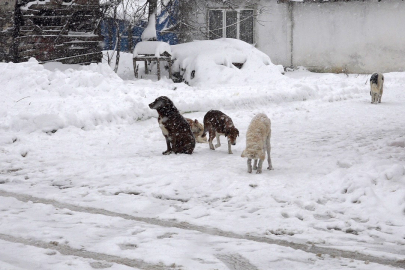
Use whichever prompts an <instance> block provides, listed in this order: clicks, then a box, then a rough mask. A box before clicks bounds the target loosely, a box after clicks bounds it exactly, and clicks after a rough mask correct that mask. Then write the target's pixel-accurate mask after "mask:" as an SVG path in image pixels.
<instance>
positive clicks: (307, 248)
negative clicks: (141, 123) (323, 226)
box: [0, 190, 405, 269]
mask: <svg viewBox="0 0 405 270" xmlns="http://www.w3.org/2000/svg"><path fill="white" fill-rule="evenodd" d="M0 196H3V197H12V198H15V199H17V200H19V201H22V202H33V203H41V204H47V205H52V206H54V207H56V208H66V209H69V210H71V211H75V212H82V213H87V214H99V215H104V216H110V217H118V218H123V219H126V220H132V221H138V222H143V223H147V224H151V225H156V226H160V227H167V228H178V229H183V230H190V231H197V232H200V233H203V234H208V235H212V236H221V237H226V238H231V239H238V240H248V241H254V242H258V243H266V244H271V245H278V246H283V247H289V248H292V249H295V250H301V251H304V252H307V253H313V254H316V255H318V254H323V255H329V256H332V257H342V258H347V259H354V260H360V261H364V262H373V263H378V264H382V265H389V266H394V267H398V268H402V269H405V260H395V259H389V258H380V257H376V256H371V255H366V254H362V253H359V252H352V251H344V250H339V249H335V248H331V247H319V246H315V245H306V244H299V243H294V242H289V241H287V240H280V239H270V238H266V237H260V236H255V235H250V234H246V235H243V234H238V233H234V232H229V231H223V230H220V229H217V228H211V227H204V226H199V225H193V224H190V223H187V222H177V221H168V220H160V219H156V218H145V217H136V216H132V215H128V214H122V213H117V212H112V211H109V210H104V209H100V208H93V207H86V206H77V205H73V204H69V203H63V202H58V201H55V200H49V199H44V198H38V197H34V196H31V195H26V194H19V193H14V192H9V191H4V190H0ZM1 237H2V235H0V238H1ZM9 237H12V236H9ZM3 240H4V239H3ZM21 241H22V239H21ZM25 241H29V240H25ZM45 244H46V243H45ZM49 245H50V244H49ZM46 248H52V247H46ZM53 249H55V247H54V248H53ZM56 250H58V249H56ZM70 250H72V251H75V249H72V248H70ZM58 251H59V250H58ZM77 251H80V250H77ZM59 252H60V251H59ZM81 252H85V253H88V254H94V256H95V257H98V255H97V254H99V253H95V252H87V251H81ZM61 253H62V252H61ZM85 253H83V255H85ZM79 254H81V253H80V252H79ZM69 255H73V254H69ZM99 255H105V256H106V258H107V261H109V259H111V260H120V259H122V260H126V259H124V258H120V257H116V256H111V255H107V254H99ZM77 256H79V257H83V256H80V255H77ZM110 257H111V258H110ZM86 258H87V257H86ZM89 258H93V257H89ZM93 259H94V258H93ZM127 260H128V261H131V262H132V263H134V264H138V266H134V267H138V268H142V269H165V268H163V266H157V265H147V264H146V263H145V262H142V261H135V260H130V259H127ZM114 262H115V261H114ZM117 263H118V262H117ZM121 264H123V263H121ZM143 264H145V265H143ZM139 265H142V266H141V267H140V266H139ZM146 267H149V268H146ZM150 267H158V268H150ZM159 267H160V268H159Z"/></svg>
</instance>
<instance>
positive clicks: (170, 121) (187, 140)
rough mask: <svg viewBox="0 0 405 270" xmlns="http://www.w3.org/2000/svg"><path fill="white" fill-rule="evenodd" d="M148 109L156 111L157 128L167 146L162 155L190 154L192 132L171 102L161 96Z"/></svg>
mask: <svg viewBox="0 0 405 270" xmlns="http://www.w3.org/2000/svg"><path fill="white" fill-rule="evenodd" d="M149 108H151V109H155V110H157V112H158V114H159V118H158V123H159V127H160V128H161V130H162V133H163V136H165V139H166V144H167V150H166V151H164V152H163V155H170V154H171V153H175V154H192V153H193V151H194V147H195V138H194V135H193V132H192V131H191V128H190V125H189V124H188V122H187V121H186V119H184V117H183V116H182V115H181V114H180V112H179V111H178V110H177V108H176V106H174V104H173V102H172V101H171V100H170V99H169V98H168V97H165V96H161V97H158V98H157V99H156V100H155V101H154V102H152V103H151V104H149Z"/></svg>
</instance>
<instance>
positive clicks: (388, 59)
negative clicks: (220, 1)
mask: <svg viewBox="0 0 405 270" xmlns="http://www.w3.org/2000/svg"><path fill="white" fill-rule="evenodd" d="M262 4H263V5H266V6H268V8H269V10H270V12H269V13H264V14H262V15H261V16H260V18H259V20H261V24H262V25H259V24H257V25H256V32H257V35H256V41H257V47H258V49H260V50H262V51H263V52H265V53H266V54H268V55H269V56H270V58H271V59H272V61H273V63H275V64H282V65H284V66H290V65H294V66H305V67H307V68H309V69H312V70H318V71H328V72H330V71H333V72H342V71H345V72H349V73H371V72H374V71H381V72H390V71H403V70H405V35H403V33H402V26H403V25H405V16H403V14H405V2H403V1H400V0H392V1H382V2H378V1H367V2H362V1H353V2H329V3H291V4H277V3H276V1H265V0H263V1H262ZM263 21H265V22H264V23H263ZM291 31H292V32H291ZM291 46H292V50H291ZM291 51H292V54H291Z"/></svg>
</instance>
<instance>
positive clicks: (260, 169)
mask: <svg viewBox="0 0 405 270" xmlns="http://www.w3.org/2000/svg"><path fill="white" fill-rule="evenodd" d="M262 166H263V160H261V159H259V165H258V166H257V171H256V173H262Z"/></svg>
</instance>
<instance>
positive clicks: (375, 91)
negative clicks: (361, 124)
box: [370, 72, 384, 104]
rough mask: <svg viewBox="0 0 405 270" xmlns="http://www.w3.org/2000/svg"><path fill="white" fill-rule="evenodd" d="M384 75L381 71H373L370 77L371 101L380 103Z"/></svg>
mask: <svg viewBox="0 0 405 270" xmlns="http://www.w3.org/2000/svg"><path fill="white" fill-rule="evenodd" d="M383 86H384V75H382V74H381V73H377V72H376V73H373V74H372V75H371V78H370V96H371V103H374V104H375V103H381V96H382V94H383Z"/></svg>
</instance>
